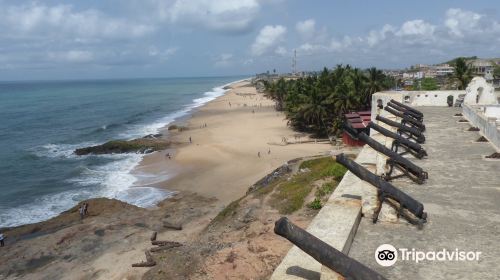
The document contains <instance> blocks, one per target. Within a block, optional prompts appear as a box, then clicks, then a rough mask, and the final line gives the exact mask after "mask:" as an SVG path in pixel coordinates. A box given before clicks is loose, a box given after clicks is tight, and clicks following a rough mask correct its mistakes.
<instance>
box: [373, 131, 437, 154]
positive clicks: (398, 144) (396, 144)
mask: <svg viewBox="0 0 500 280" xmlns="http://www.w3.org/2000/svg"><path fill="white" fill-rule="evenodd" d="M368 128H372V129H374V130H376V131H378V132H380V133H381V134H383V135H385V136H387V137H391V138H393V139H394V141H392V146H391V150H393V151H394V152H396V153H397V152H398V150H399V148H402V149H404V151H403V152H401V153H399V155H404V154H407V153H410V154H412V155H413V156H415V157H416V158H418V159H421V158H423V157H425V156H427V152H426V151H425V150H424V148H422V146H421V145H420V144H418V143H415V142H413V141H410V140H408V139H406V138H404V137H402V136H401V135H398V134H397V133H394V132H392V131H390V130H388V129H386V128H383V127H381V126H380V125H378V124H376V123H374V122H370V123H369V124H368Z"/></svg>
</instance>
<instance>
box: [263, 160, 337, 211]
mask: <svg viewBox="0 0 500 280" xmlns="http://www.w3.org/2000/svg"><path fill="white" fill-rule="evenodd" d="M299 168H300V169H306V168H307V169H309V170H310V171H309V172H302V173H297V174H295V175H294V176H293V177H292V178H291V180H289V181H285V182H282V183H280V184H279V185H278V186H276V187H275V188H276V192H274V193H273V195H272V198H271V203H272V205H273V206H274V207H276V208H277V209H278V210H279V212H280V213H281V214H290V213H293V212H295V211H297V210H299V209H300V208H302V206H303V205H304V200H305V198H306V197H307V195H308V194H309V193H310V192H311V190H312V189H313V185H312V183H313V182H314V181H316V180H319V179H321V178H324V177H335V179H336V180H340V179H341V178H342V176H344V173H345V172H346V169H345V168H344V167H343V166H341V165H340V164H338V163H336V162H335V160H334V159H333V158H332V157H323V158H317V159H312V160H307V161H304V162H302V163H301V164H300V167H299ZM334 188H335V186H334V185H333V183H326V184H324V185H323V186H322V187H321V188H320V189H318V191H317V193H319V194H322V195H321V197H322V196H325V195H326V194H328V193H331V192H332V191H333V189H334ZM318 199H319V204H320V205H321V201H320V198H318ZM313 202H314V201H313ZM317 204H318V202H317V203H315V205H314V207H318V205H317ZM317 209H319V208H317Z"/></svg>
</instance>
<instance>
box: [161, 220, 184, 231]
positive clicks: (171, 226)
mask: <svg viewBox="0 0 500 280" xmlns="http://www.w3.org/2000/svg"><path fill="white" fill-rule="evenodd" d="M163 227H165V228H170V229H175V230H182V225H176V224H172V223H170V222H167V221H163Z"/></svg>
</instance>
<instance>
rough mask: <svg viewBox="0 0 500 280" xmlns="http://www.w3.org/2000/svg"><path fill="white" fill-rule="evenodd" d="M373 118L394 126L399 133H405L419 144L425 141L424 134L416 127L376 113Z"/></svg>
mask: <svg viewBox="0 0 500 280" xmlns="http://www.w3.org/2000/svg"><path fill="white" fill-rule="evenodd" d="M375 119H376V120H377V121H381V122H383V123H385V124H387V125H390V126H393V127H396V128H397V129H398V133H399V135H406V136H407V138H408V139H409V138H412V139H414V140H415V141H417V143H419V144H422V143H424V142H425V136H424V135H423V134H422V132H421V131H420V130H418V129H416V128H413V127H409V126H406V125H403V124H400V123H398V122H395V121H392V120H389V119H387V118H384V117H382V116H380V115H377V117H375Z"/></svg>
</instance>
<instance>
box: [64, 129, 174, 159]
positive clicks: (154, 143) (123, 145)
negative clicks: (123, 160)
mask: <svg viewBox="0 0 500 280" xmlns="http://www.w3.org/2000/svg"><path fill="white" fill-rule="evenodd" d="M160 136H161V134H157V135H148V136H146V137H143V138H139V139H133V140H129V141H125V140H112V141H108V142H106V143H104V144H102V145H97V146H91V147H86V148H80V149H76V150H75V152H74V153H75V154H76V155H79V156H82V155H89V154H93V155H102V154H123V153H142V154H148V153H152V152H154V151H159V150H165V149H167V148H168V147H169V146H170V144H171V143H170V141H167V140H165V139H161V138H159V137H160Z"/></svg>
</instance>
